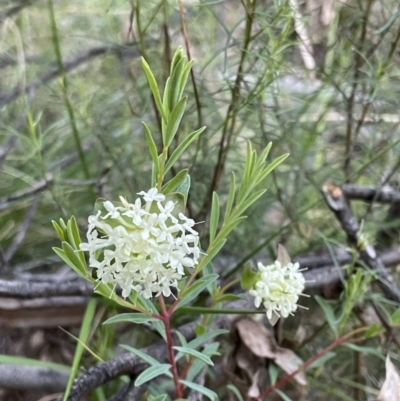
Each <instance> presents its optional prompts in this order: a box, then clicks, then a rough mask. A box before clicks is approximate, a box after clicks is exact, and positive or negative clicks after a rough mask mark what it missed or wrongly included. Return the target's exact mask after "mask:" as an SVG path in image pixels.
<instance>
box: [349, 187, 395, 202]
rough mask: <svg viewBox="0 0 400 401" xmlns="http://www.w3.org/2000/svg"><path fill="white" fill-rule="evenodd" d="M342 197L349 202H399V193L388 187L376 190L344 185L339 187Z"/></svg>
mask: <svg viewBox="0 0 400 401" xmlns="http://www.w3.org/2000/svg"><path fill="white" fill-rule="evenodd" d="M341 189H342V191H343V194H344V196H345V197H346V198H347V199H350V200H364V201H367V202H380V203H392V202H400V192H399V191H395V190H394V189H393V188H391V187H389V186H384V187H382V188H376V187H373V186H361V185H355V184H345V185H343V186H342V187H341Z"/></svg>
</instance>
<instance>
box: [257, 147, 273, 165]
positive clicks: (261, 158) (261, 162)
mask: <svg viewBox="0 0 400 401" xmlns="http://www.w3.org/2000/svg"><path fill="white" fill-rule="evenodd" d="M271 147H272V142H270V143H269V144H268V145H267V146H266V148H265V149H264V150H263V151H262V153H261V155H260V156H259V158H258V161H257V164H256V169H258V168H260V167H261V166H263V165H264V164H265V161H266V160H267V157H268V155H269V151H270V150H271Z"/></svg>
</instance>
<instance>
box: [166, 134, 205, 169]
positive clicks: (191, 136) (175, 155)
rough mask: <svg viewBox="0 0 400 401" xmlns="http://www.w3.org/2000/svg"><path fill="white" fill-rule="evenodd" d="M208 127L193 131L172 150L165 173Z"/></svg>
mask: <svg viewBox="0 0 400 401" xmlns="http://www.w3.org/2000/svg"><path fill="white" fill-rule="evenodd" d="M205 129H206V127H201V128H199V129H198V130H196V131H193V132H191V133H190V134H189V135H188V136H187V137H186V138H185V139H184V140H183V141H182V142H181V143H180V144H179V145H178V146H177V148H176V149H175V150H174V151H173V152H172V155H171V156H170V158H169V159H168V161H167V164H166V165H165V169H164V171H165V173H167V172H168V171H169V170H170V169H171V167H172V166H173V165H174V163H175V162H176V161H177V160H178V158H179V156H180V155H181V154H182V153H183V152H184V151H185V150H186V148H187V147H188V146H189V145H190V144H191V143H192V142H193V141H194V140H195V139H196V138H197V137H198V136H199V135H200V134H201V133H202V132H203V131H204V130H205Z"/></svg>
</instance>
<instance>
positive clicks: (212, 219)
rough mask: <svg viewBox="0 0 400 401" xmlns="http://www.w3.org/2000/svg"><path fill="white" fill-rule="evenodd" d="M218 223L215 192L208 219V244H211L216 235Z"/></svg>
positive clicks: (217, 205)
mask: <svg viewBox="0 0 400 401" xmlns="http://www.w3.org/2000/svg"><path fill="white" fill-rule="evenodd" d="M218 222H219V198H218V195H217V193H216V192H213V196H212V205H211V217H210V242H213V240H214V238H215V234H216V233H217V228H218Z"/></svg>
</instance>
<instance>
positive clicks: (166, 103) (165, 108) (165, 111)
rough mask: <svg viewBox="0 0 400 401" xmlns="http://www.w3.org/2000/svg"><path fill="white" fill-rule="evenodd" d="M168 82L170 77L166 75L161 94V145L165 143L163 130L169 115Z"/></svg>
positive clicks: (164, 130)
mask: <svg viewBox="0 0 400 401" xmlns="http://www.w3.org/2000/svg"><path fill="white" fill-rule="evenodd" d="M170 83H171V78H170V77H168V78H167V82H165V88H164V96H163V107H164V113H165V118H163V119H162V121H161V123H162V124H161V131H162V139H163V145H165V132H166V128H167V123H168V120H169V115H170V110H169V102H168V98H169V91H170Z"/></svg>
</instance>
